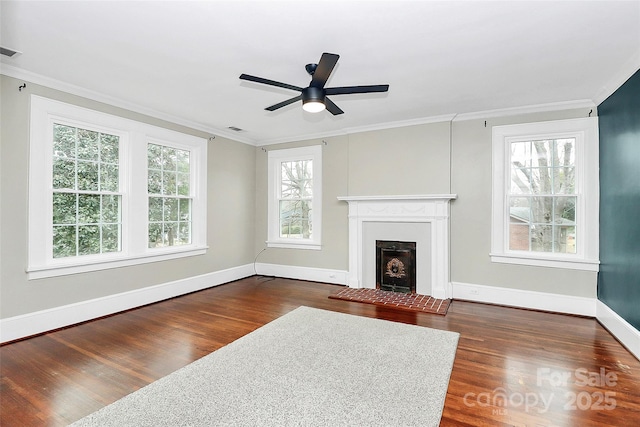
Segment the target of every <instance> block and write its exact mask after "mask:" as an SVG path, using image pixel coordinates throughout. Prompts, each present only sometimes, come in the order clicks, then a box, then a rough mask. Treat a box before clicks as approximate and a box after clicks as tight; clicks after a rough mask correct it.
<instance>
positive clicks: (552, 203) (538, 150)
mask: <svg viewBox="0 0 640 427" xmlns="http://www.w3.org/2000/svg"><path fill="white" fill-rule="evenodd" d="M510 151H511V174H510V176H511V179H510V184H511V188H510V192H509V195H508V199H509V234H510V236H509V249H511V250H527V251H534V252H552V253H576V241H575V240H576V232H577V228H576V221H575V220H576V201H577V198H576V195H575V138H566V139H550V140H536V141H522V142H512V143H511V147H510Z"/></svg>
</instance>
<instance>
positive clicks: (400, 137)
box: [348, 122, 451, 196]
mask: <svg viewBox="0 0 640 427" xmlns="http://www.w3.org/2000/svg"><path fill="white" fill-rule="evenodd" d="M449 128H450V123H449V122H441V123H431V124H423V125H416V126H407V127H402V128H393V129H385V130H379V131H372V132H361V133H356V134H352V135H349V138H348V142H349V170H348V176H349V194H348V195H349V196H379V195H404V194H445V193H449V188H450V182H449V176H450V164H451V162H450V158H449V154H450V152H451V145H450V129H449Z"/></svg>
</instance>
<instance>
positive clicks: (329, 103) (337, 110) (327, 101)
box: [324, 97, 344, 116]
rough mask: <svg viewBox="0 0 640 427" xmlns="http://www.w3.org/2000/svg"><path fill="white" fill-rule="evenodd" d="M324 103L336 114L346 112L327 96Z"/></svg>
mask: <svg viewBox="0 0 640 427" xmlns="http://www.w3.org/2000/svg"><path fill="white" fill-rule="evenodd" d="M324 105H325V106H326V107H327V110H328V111H329V112H330V113H331V114H333V115H334V116H337V115H338V114H344V111H342V110H341V109H340V107H338V106H337V105H336V104H334V103H333V101H331V100H330V99H329V98H327V97H325V98H324Z"/></svg>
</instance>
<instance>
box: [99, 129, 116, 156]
mask: <svg viewBox="0 0 640 427" xmlns="http://www.w3.org/2000/svg"><path fill="white" fill-rule="evenodd" d="M119 142H120V138H118V137H117V136H115V135H108V134H105V133H102V134H100V161H101V162H103V163H114V164H118V163H119V158H120V157H119V156H120V146H119Z"/></svg>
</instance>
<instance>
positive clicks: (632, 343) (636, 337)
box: [596, 300, 640, 360]
mask: <svg viewBox="0 0 640 427" xmlns="http://www.w3.org/2000/svg"><path fill="white" fill-rule="evenodd" d="M596 313H597V315H596V318H597V319H598V322H600V324H601V325H602V326H603V327H604V328H605V329H607V330H608V331H609V332H610V333H611V335H613V336H614V337H616V339H617V340H618V341H620V343H621V344H622V345H623V346H625V347H626V349H627V350H629V352H631V354H633V355H634V356H635V358H636V359H638V360H640V331H638V330H637V329H636V328H634V327H633V326H632V325H631V324H630V323H628V322H627V321H626V320H624V319H623V318H622V317H620V315H619V314H618V313H616V312H615V311H613V310H612V309H611V308H609V306H608V305H606V304H605V303H603V302H602V301H600V300H597V302H596Z"/></svg>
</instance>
